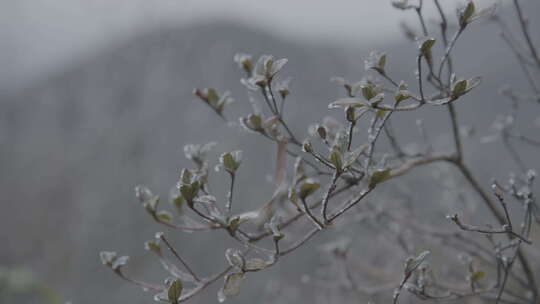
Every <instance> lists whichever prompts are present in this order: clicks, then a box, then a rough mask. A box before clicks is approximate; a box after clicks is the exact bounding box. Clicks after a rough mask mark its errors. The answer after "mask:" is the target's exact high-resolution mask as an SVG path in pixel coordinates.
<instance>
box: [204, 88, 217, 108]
mask: <svg viewBox="0 0 540 304" xmlns="http://www.w3.org/2000/svg"><path fill="white" fill-rule="evenodd" d="M206 95H207V96H208V101H209V102H210V104H211V105H213V106H216V105H217V102H218V100H219V95H218V93H217V91H216V89H214V88H208V89H206Z"/></svg>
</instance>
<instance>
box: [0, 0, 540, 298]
mask: <svg viewBox="0 0 540 304" xmlns="http://www.w3.org/2000/svg"><path fill="white" fill-rule="evenodd" d="M445 2H446V5H447V8H448V10H447V15H448V16H449V17H450V19H452V18H455V14H454V13H453V12H454V10H455V9H454V7H455V5H456V3H461V1H445ZM493 2H494V1H487V0H486V1H480V2H479V3H480V4H479V5H480V6H485V5H488V4H490V3H493ZM523 2H524V4H523V5H524V6H525V7H526V8H527V10H526V12H527V15H528V16H530V17H531V18H532V19H535V18H534V17H536V15H538V13H539V12H540V5H539V4H538V3H537V2H534V1H523ZM426 6H427V8H426V14H427V19H428V22H432V20H435V19H434V18H435V14H434V10H433V7H431V3H430V1H426ZM500 9H501V11H502V12H501V13H502V15H503V16H506V15H508V16H510V18H513V15H512V13H513V12H512V11H511V10H508V12H507V11H506V9H505V7H504V6H501V7H500ZM537 19H538V18H537ZM452 20H455V19H452ZM400 22H407V23H408V24H410V25H411V26H413V28H417V26H416V19H415V16H414V13H413V12H411V11H407V12H402V11H398V10H396V9H394V8H392V6H391V5H390V1H380V0H356V1H353V0H341V1H285V0H276V1H249V0H232V1H219V0H215V1H179V0H176V1H172V0H170V1H169V0H162V1H147V0H130V1H127V0H125V1H122V0H114V1H111V0H94V1H83V0H79V1H73V0H34V1H30V0H17V1H6V0H4V1H1V2H0V98H1V100H0V145H1V150H0V190H1V193H2V194H1V195H0V206H1V207H2V211H1V212H0V243H1V244H2V245H1V246H0V270H2V271H3V272H4V273H5V272H6V271H8V270H6V269H9V271H14V272H15V270H16V275H18V276H19V277H18V278H19V279H18V280H16V281H17V282H23V283H25V282H26V283H27V285H24V284H23V283H21V284H20V285H21V286H22V287H21V286H19V288H20V290H23V291H24V290H25V289H24V287H25V286H31V289H32V290H33V291H32V293H34V292H36V293H38V294H39V295H40V298H39V300H38V299H37V298H36V297H33V296H31V295H30V296H28V295H27V294H26V293H25V292H22V291H21V293H25V295H24V296H21V297H20V298H18V299H19V300H18V301H19V303H46V301H49V302H50V303H65V302H66V301H71V302H72V303H74V304H75V303H133V304H137V303H151V302H152V301H153V300H152V295H151V294H148V293H143V292H142V291H141V290H139V289H137V288H136V287H134V286H131V285H128V284H126V283H125V282H123V281H121V280H119V279H118V278H116V277H115V276H114V275H113V274H112V273H111V272H110V271H109V270H108V269H106V268H105V267H103V266H102V265H101V263H100V261H99V258H98V253H99V251H101V250H113V251H117V252H118V253H119V254H121V255H124V254H125V255H130V256H131V257H132V259H131V261H130V264H129V266H128V268H127V269H128V270H127V272H128V273H130V274H132V275H133V276H134V277H137V278H144V279H146V280H150V281H152V282H156V283H159V282H161V281H162V279H163V278H164V275H165V273H164V272H163V271H162V270H161V269H160V266H159V264H158V262H157V261H156V260H155V259H153V257H152V256H151V255H150V254H149V253H147V252H146V251H144V249H143V242H144V241H146V240H149V239H152V238H153V235H154V233H155V232H156V231H162V230H164V229H165V228H164V227H162V226H158V225H157V224H156V223H155V222H153V221H152V220H151V219H150V218H149V217H148V216H147V214H146V213H145V212H144V210H143V209H142V208H141V207H140V206H139V204H138V203H137V202H136V199H135V197H134V193H133V187H134V186H135V185H137V184H146V185H148V186H149V187H150V188H151V189H153V190H154V191H155V192H157V193H159V194H161V196H162V197H163V198H166V197H167V193H168V191H169V188H170V187H171V186H173V185H174V184H175V183H176V180H177V179H178V175H179V171H180V169H181V168H183V167H190V166H191V164H190V163H189V162H188V161H187V160H185V158H184V156H183V151H182V147H183V145H185V144H187V143H205V142H208V141H217V142H218V145H217V146H216V148H215V149H214V152H213V153H212V154H211V156H210V159H212V158H213V160H214V162H213V164H215V163H216V161H217V156H218V155H219V154H220V153H222V152H226V151H231V150H235V149H241V150H244V158H245V161H244V163H243V164H242V167H241V169H240V171H239V177H238V178H239V180H238V185H244V186H242V187H239V188H237V190H238V191H236V193H235V195H236V199H237V200H236V201H237V202H239V203H238V205H237V206H236V207H238V208H241V207H242V206H244V207H245V208H253V207H254V206H258V202H263V201H265V200H266V198H268V197H269V195H271V193H272V190H273V189H272V184H271V183H269V182H268V181H267V175H269V174H272V168H273V164H272V162H267V161H265V162H261V161H260V160H261V159H269V158H270V159H273V157H274V155H273V154H274V146H273V145H271V144H269V143H268V142H266V141H265V140H264V139H261V138H259V137H257V136H253V135H251V134H247V133H245V132H239V130H238V128H235V127H230V128H225V127H224V124H223V122H222V121H221V120H220V119H219V118H218V117H216V116H215V114H214V113H213V112H212V111H211V110H210V109H209V108H207V107H206V106H205V105H203V104H202V103H200V102H198V101H196V100H195V98H194V97H193V96H192V95H191V92H192V89H193V88H195V87H201V88H202V87H215V88H217V89H218V90H219V91H225V90H231V91H232V93H233V97H234V98H235V99H236V103H235V104H234V105H233V106H232V107H231V108H232V111H231V112H229V116H231V117H237V116H240V115H246V114H249V112H250V106H249V103H248V102H247V94H246V92H245V89H244V88H243V87H242V86H241V85H240V83H239V78H240V77H241V76H242V74H241V73H240V71H238V70H237V68H236V66H235V64H234V63H233V62H232V58H233V55H234V54H235V53H236V52H247V53H251V54H253V55H255V56H259V55H261V54H273V55H275V56H276V57H286V58H288V59H289V63H288V64H287V66H286V67H285V69H284V70H283V74H284V75H287V76H291V77H292V78H293V81H292V84H291V92H292V94H291V97H290V98H291V100H290V101H289V103H288V105H287V106H288V108H289V111H288V112H287V117H286V119H287V120H288V121H290V122H291V123H290V125H291V126H292V128H293V129H294V130H295V131H296V133H297V134H299V135H300V137H301V138H304V137H306V136H307V126H308V124H309V123H312V122H316V121H319V120H320V119H321V118H322V117H323V116H325V115H327V114H333V115H336V114H337V115H340V114H341V113H336V111H333V112H330V113H329V112H328V110H327V105H328V103H329V102H331V101H333V100H335V99H336V97H341V96H343V92H342V89H341V88H338V87H337V86H336V85H335V84H333V83H330V81H329V79H330V77H332V76H344V77H346V78H347V79H350V80H351V81H357V80H359V79H360V78H361V77H362V76H363V75H365V72H364V67H363V65H364V64H363V60H364V58H365V57H367V55H368V54H369V52H370V51H371V50H379V51H385V52H386V53H387V54H388V63H387V65H388V69H389V70H390V71H391V73H392V74H393V75H395V78H398V79H404V80H407V81H408V82H409V83H411V86H412V84H413V83H414V74H413V71H414V69H415V62H414V58H415V53H416V46H415V44H413V43H411V42H409V41H407V40H406V39H405V38H404V37H403V34H402V30H401V28H400ZM532 22H533V23H532V24H531V28H532V29H534V28H535V26H538V20H532ZM510 24H512V23H511V22H510ZM433 28H435V27H433ZM497 32H498V29H497V27H496V26H495V25H493V24H489V23H485V22H484V23H475V24H473V25H471V26H470V29H468V31H466V33H465V34H464V35H463V37H462V39H461V40H460V41H459V43H458V46H457V47H456V52H455V57H456V58H461V60H459V61H458V62H457V65H456V70H457V72H458V73H459V75H460V76H463V77H467V78H469V77H474V76H483V83H482V86H481V87H480V88H479V89H477V90H475V91H474V92H472V93H471V94H470V95H468V96H467V97H466V98H464V101H463V102H460V103H459V104H458V105H457V109H458V111H459V113H460V116H459V120H460V122H461V123H462V124H463V125H465V126H468V127H474V129H475V131H476V133H475V134H476V135H475V136H476V137H474V136H473V138H471V139H470V140H468V141H466V142H465V143H466V145H467V146H466V157H467V160H468V162H469V163H474V166H473V167H474V168H475V169H477V174H478V175H479V177H480V178H481V180H483V181H485V184H484V185H487V183H488V182H489V180H490V178H491V177H494V176H495V177H498V178H501V179H504V178H505V177H507V175H508V172H509V171H510V170H514V169H515V167H512V163H511V161H509V160H508V161H503V162H499V161H498V160H500V159H508V156H507V155H506V154H505V151H503V150H502V149H497V148H496V146H495V144H491V145H489V144H488V145H480V144H478V138H479V137H481V136H483V135H489V134H491V131H490V125H491V123H492V121H493V119H494V117H495V116H496V114H497V113H501V112H504V111H506V110H507V109H508V103H506V102H505V101H503V100H502V99H501V97H500V96H499V95H498V94H497V90H498V89H499V88H500V87H501V86H502V84H509V85H515V86H516V87H518V88H526V85H525V84H524V83H523V78H522V74H521V72H520V71H519V68H518V66H517V64H516V62H515V60H514V58H513V56H512V54H511V53H510V52H509V50H508V48H507V47H506V45H505V44H504V43H503V41H502V40H501V39H500V37H499V36H498V34H497ZM533 32H534V31H533ZM434 34H435V33H434ZM437 35H438V33H437ZM233 112H234V113H233ZM337 112H339V111H337ZM537 113H538V112H534V111H531V112H530V113H528V114H526V116H527V117H528V118H529V119H528V120H527V121H534V120H535V117H536V116H538V114H537ZM231 114H235V115H231ZM396 116H397V118H396V126H395V128H396V130H398V134H399V135H400V137H402V138H404V142H407V141H417V142H418V141H419V140H420V139H419V137H418V134H417V132H416V130H415V127H414V126H415V120H416V119H417V118H422V119H424V120H425V125H426V129H427V130H428V132H429V133H430V135H431V137H432V140H433V142H434V143H435V144H436V146H437V148H440V149H445V148H449V147H451V145H450V142H449V135H448V133H447V132H448V131H449V128H448V126H449V121H448V117H447V113H446V112H445V111H437V110H436V109H435V110H434V109H423V110H421V111H417V112H414V113H403V114H401V115H396ZM337 117H340V116H337ZM525 127H526V128H527V129H526V130H527V132H530V134H538V133H537V132H538V126H537V125H533V124H530V125H527V126H525ZM225 138H226V139H227V140H225ZM411 148H414V147H411ZM488 151H489V153H488V154H487V153H485V152H488ZM525 158H526V159H534V151H525ZM495 164H496V165H495ZM531 166H533V168H537V169H538V167H539V166H538V162H537V161H536V162H534V161H532V163H531ZM426 172H428V171H423V173H424V174H425V173H426ZM215 175H216V177H214V180H213V181H214V182H215V184H217V185H216V186H215V189H216V192H217V193H216V196H217V197H218V199H219V198H221V199H223V197H224V195H225V189H224V187H222V186H220V184H221V182H220V181H223V180H225V179H224V176H221V178H222V179H220V175H219V173H218V174H215ZM417 176H421V173H419V174H418V175H417ZM410 182H411V183H412V184H414V183H415V181H414V180H413V179H410ZM420 184H421V182H420ZM437 191H438V189H433V191H430V190H426V193H422V195H420V194H418V197H416V198H417V199H418V200H420V201H426V200H428V201H429V200H430V199H436V198H437V194H438V192H437ZM432 192H433V193H432ZM219 195H221V196H219ZM163 205H166V199H164V202H163ZM238 210H241V209H238ZM435 220H436V219H435ZM164 231H165V232H166V233H167V235H168V236H169V237H170V238H171V239H172V240H173V242H174V243H175V244H177V245H178V248H179V250H180V251H181V252H182V254H183V256H184V257H186V259H188V260H190V261H192V263H193V264H194V268H195V269H197V270H198V271H199V272H201V273H210V272H212V270H215V269H216V268H221V267H222V265H223V264H224V263H225V260H224V258H223V250H224V248H226V247H223V246H226V244H224V243H225V241H222V240H221V239H220V238H219V237H217V239H216V236H215V235H212V233H202V234H186V233H181V232H173V231H167V230H164ZM324 237H326V238H327V239H332V238H333V237H334V236H332V232H331V231H330V232H326V233H324ZM318 238H320V237H318ZM318 238H316V239H315V240H314V242H313V243H320V241H321V240H319V239H318ZM218 245H220V246H218ZM316 245H317V244H311V245H309V246H307V247H306V248H303V249H302V250H299V251H298V253H297V254H296V256H294V255H293V256H290V257H287V258H286V259H284V260H283V261H282V262H281V263H280V265H278V266H276V267H275V268H274V269H271V270H269V271H265V272H263V273H257V274H256V275H254V276H252V277H253V278H254V279H253V280H250V281H249V282H248V283H247V284H246V286H244V288H243V289H242V294H241V295H240V296H239V297H237V298H233V299H229V301H230V302H231V303H248V301H249V300H250V299H252V298H253V297H261V299H263V300H267V298H266V297H267V294H268V288H270V289H271V287H269V286H273V285H271V284H270V283H269V282H274V281H275V280H277V279H279V280H281V283H280V284H284V285H285V286H286V288H285V291H284V292H283V293H281V295H282V296H283V298H280V299H279V300H276V302H278V303H299V302H301V300H302V299H304V298H303V296H302V294H303V293H305V292H308V293H309V292H310V289H309V288H307V287H305V286H302V284H301V283H300V278H301V276H302V275H303V274H304V273H310V269H311V268H312V266H313V265H314V263H317V256H316V254H313V253H312V252H311V250H310V247H316ZM299 255H305V256H304V257H303V258H302V259H299V258H298V256H299ZM14 269H15V270H14ZM217 285H219V284H216V286H213V287H212V288H209V289H208V291H206V292H203V295H202V296H197V297H195V298H194V299H192V300H191V303H215V302H217V300H216V298H215V292H216V290H217V288H218V287H217ZM33 286H38V287H36V288H34V287H33ZM287 286H288V287H287ZM36 290H37V291H36ZM1 292H2V289H0V293H1ZM43 294H46V296H45V298H47V300H46V301H45V300H43V297H42V296H41V295H43ZM1 299H2V296H1V295H0V301H1Z"/></svg>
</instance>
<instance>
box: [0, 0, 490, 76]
mask: <svg viewBox="0 0 540 304" xmlns="http://www.w3.org/2000/svg"><path fill="white" fill-rule="evenodd" d="M486 1H490V0H486ZM442 2H445V3H446V4H447V5H448V4H449V5H455V4H456V3H463V2H464V0H461V1H460V0H444V1H442ZM390 3H391V1H390V0H332V1H313V0H312V1H305V0H304V1H298V0H294V1H293V0H272V1H270V0H268V1H260V0H2V1H0V41H2V43H1V46H0V48H1V53H2V56H0V64H1V65H2V66H3V68H2V70H3V72H0V73H5V74H4V75H3V76H4V77H0V81H6V79H8V80H9V81H11V82H13V81H19V80H21V81H22V80H23V79H26V78H27V77H28V76H32V77H39V76H40V75H42V74H44V73H47V72H48V71H51V70H54V69H55V67H58V66H59V64H62V63H64V62H66V61H67V62H69V61H73V60H77V59H78V58H80V57H81V56H86V55H89V54H91V53H92V52H95V51H96V50H98V49H100V48H102V47H103V46H105V45H107V44H108V43H110V42H111V41H114V40H117V39H121V38H122V37H126V36H129V35H133V34H136V33H137V32H141V31H147V30H151V29H152V28H154V27H157V26H162V25H170V24H173V25H174V24H178V25H184V24H189V23H193V22H206V21H212V20H219V19H226V20H237V21H239V22H242V23H244V24H247V25H250V26H256V27H258V28H263V29H266V30H268V31H271V32H274V33H277V34H283V35H286V36H288V37H294V38H297V39H308V40H313V39H318V40H329V41H332V40H333V41H336V42H341V43H343V42H345V43H353V44H356V43H362V44H364V43H368V42H374V41H375V40H378V41H379V42H380V40H381V39H383V40H388V39H392V38H394V37H396V35H399V34H400V30H399V26H398V24H399V22H400V21H403V20H407V19H408V20H412V19H414V17H415V16H414V14H413V13H411V12H409V13H402V12H400V11H397V10H396V9H393V8H392V7H391V4H390ZM426 3H427V4H431V1H426ZM433 13H434V10H433V8H432V7H430V6H429V5H428V7H427V14H428V15H430V14H433ZM6 75H9V77H6ZM0 76H1V75H0Z"/></svg>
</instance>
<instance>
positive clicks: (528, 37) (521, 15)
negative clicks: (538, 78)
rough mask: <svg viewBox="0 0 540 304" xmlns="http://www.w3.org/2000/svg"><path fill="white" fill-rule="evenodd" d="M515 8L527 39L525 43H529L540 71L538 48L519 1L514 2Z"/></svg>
mask: <svg viewBox="0 0 540 304" xmlns="http://www.w3.org/2000/svg"><path fill="white" fill-rule="evenodd" d="M514 7H515V8H516V12H517V14H518V18H519V24H520V25H521V31H522V32H523V37H525V41H526V42H527V46H528V47H529V51H530V52H531V56H532V57H533V60H534V62H535V63H536V66H537V67H538V69H540V57H538V52H537V51H536V47H535V46H534V44H533V42H532V39H531V35H530V34H529V27H528V24H527V21H526V20H525V17H524V16H523V12H522V11H521V6H520V4H519V1H517V0H514Z"/></svg>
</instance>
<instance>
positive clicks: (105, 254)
mask: <svg viewBox="0 0 540 304" xmlns="http://www.w3.org/2000/svg"><path fill="white" fill-rule="evenodd" d="M99 258H100V259H101V263H103V265H109V266H112V264H113V262H114V261H115V260H116V252H114V251H102V252H100V253H99Z"/></svg>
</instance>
